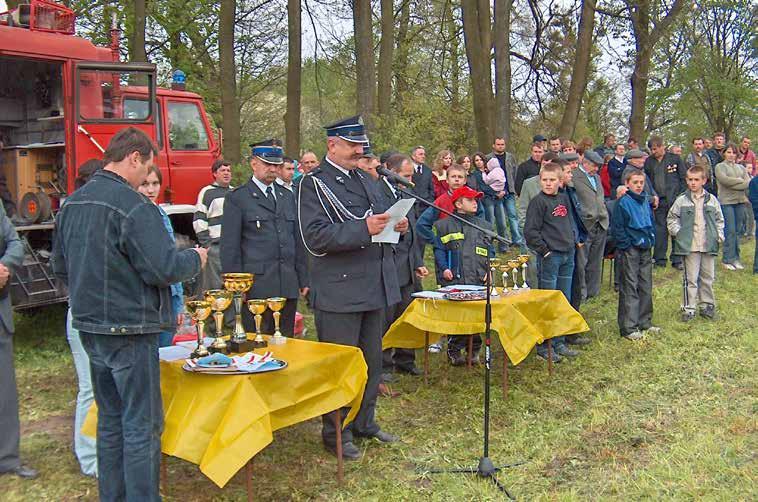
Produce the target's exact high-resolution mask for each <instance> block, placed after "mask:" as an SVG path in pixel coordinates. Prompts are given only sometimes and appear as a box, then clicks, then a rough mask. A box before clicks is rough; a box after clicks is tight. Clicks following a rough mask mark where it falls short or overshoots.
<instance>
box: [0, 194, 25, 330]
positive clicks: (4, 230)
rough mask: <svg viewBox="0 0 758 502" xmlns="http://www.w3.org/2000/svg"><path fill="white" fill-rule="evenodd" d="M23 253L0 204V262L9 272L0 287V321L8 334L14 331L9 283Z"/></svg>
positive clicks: (22, 257)
mask: <svg viewBox="0 0 758 502" xmlns="http://www.w3.org/2000/svg"><path fill="white" fill-rule="evenodd" d="M24 254H25V253H24V245H23V244H22V243H21V240H20V239H19V238H18V234H17V233H16V229H15V228H13V224H12V223H11V220H10V219H9V218H8V217H7V216H6V215H5V210H4V209H3V207H2V205H1V204H0V263H2V264H3V265H5V266H6V267H8V269H9V270H10V272H11V277H8V282H7V283H6V284H5V286H3V287H2V288H0V321H1V322H2V328H3V330H4V331H5V332H6V333H10V334H12V333H13V331H14V326H13V309H12V307H11V295H10V283H11V279H12V277H13V274H14V273H15V272H16V269H17V268H18V267H20V266H21V263H22V262H23V261H24Z"/></svg>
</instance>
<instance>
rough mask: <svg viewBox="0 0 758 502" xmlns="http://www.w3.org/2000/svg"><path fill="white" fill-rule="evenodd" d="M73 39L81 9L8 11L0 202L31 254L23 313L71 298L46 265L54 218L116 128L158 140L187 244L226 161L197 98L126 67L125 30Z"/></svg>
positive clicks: (1, 63)
mask: <svg viewBox="0 0 758 502" xmlns="http://www.w3.org/2000/svg"><path fill="white" fill-rule="evenodd" d="M114 32H115V30H114ZM73 34H74V14H73V11H71V10H70V9H68V8H66V7H63V6H62V5H60V4H57V3H54V2H50V1H45V0H32V1H31V3H30V4H23V5H20V6H19V8H18V9H16V10H14V11H11V12H7V13H0V147H1V148H2V149H1V150H0V173H2V175H4V178H5V183H6V184H7V189H5V190H4V189H3V188H4V187H2V186H0V196H3V198H4V199H5V200H4V201H3V202H4V203H5V204H4V205H5V206H6V207H7V208H8V212H10V213H13V215H12V221H13V222H14V224H15V226H16V229H17V231H18V232H19V236H20V237H21V239H22V241H23V243H24V245H25V247H26V251H27V256H26V259H25V262H24V265H23V267H22V269H21V270H19V271H17V272H16V274H14V275H13V279H12V282H11V294H12V295H13V304H14V307H15V308H16V309H24V308H29V307H38V306H42V305H46V304H51V303H57V302H61V301H65V300H66V299H67V292H66V290H65V287H64V286H63V285H62V284H59V283H58V281H56V279H55V278H54V277H53V276H52V273H51V271H50V267H49V265H48V258H49V256H50V250H51V246H52V235H53V228H54V220H55V215H56V213H57V211H58V209H59V208H60V206H61V204H62V203H63V202H64V201H65V198H66V196H67V194H70V193H72V192H73V191H74V189H75V180H76V177H77V174H78V167H79V166H81V165H82V164H83V163H84V162H86V161H87V160H90V159H101V158H102V156H103V152H104V150H105V148H106V147H107V145H108V142H109V141H110V138H111V137H112V136H113V135H114V134H115V133H116V132H118V131H119V130H121V129H123V128H124V127H129V126H132V127H136V128H138V129H141V130H143V131H145V132H146V133H147V134H148V135H149V136H150V137H151V138H153V140H154V141H155V144H156V145H157V146H158V149H159V155H158V157H157V159H156V164H157V165H158V166H159V167H160V169H161V172H162V174H163V193H162V194H161V199H160V202H161V203H162V205H163V207H164V209H166V211H167V213H169V215H170V216H171V218H172V222H173V223H174V228H175V231H176V233H177V234H178V235H179V236H182V235H183V236H186V237H180V239H181V240H183V241H185V242H187V240H188V239H191V238H193V237H194V233H193V232H192V213H193V212H194V204H195V202H196V198H197V194H198V192H199V191H200V189H201V188H202V187H203V186H205V185H207V184H208V183H209V182H210V181H211V174H210V166H211V164H212V163H213V161H214V160H216V159H217V158H219V156H220V151H221V145H220V141H217V140H216V138H214V135H213V133H212V130H211V127H210V123H209V120H208V117H207V115H206V112H205V108H204V106H203V100H202V98H201V97H200V96H199V95H197V94H194V93H192V92H187V91H184V90H178V89H160V88H157V86H156V81H155V79H156V77H155V65H153V64H148V63H121V62H119V61H118V58H119V56H118V42H117V41H118V32H115V33H112V39H113V43H112V44H111V47H97V46H95V45H93V44H92V43H91V42H89V41H87V40H84V39H82V38H78V37H76V36H74V35H73ZM0 181H1V180H0Z"/></svg>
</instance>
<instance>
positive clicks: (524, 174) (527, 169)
mask: <svg viewBox="0 0 758 502" xmlns="http://www.w3.org/2000/svg"><path fill="white" fill-rule="evenodd" d="M540 167H541V166H540V163H539V162H536V161H535V160H534V159H533V158H531V157H529V158H528V159H526V160H525V161H524V162H522V163H521V164H519V166H518V169H517V170H516V187H515V188H516V195H519V196H520V195H521V186H522V185H523V184H524V181H526V180H528V179H529V178H531V177H532V176H539V174H540Z"/></svg>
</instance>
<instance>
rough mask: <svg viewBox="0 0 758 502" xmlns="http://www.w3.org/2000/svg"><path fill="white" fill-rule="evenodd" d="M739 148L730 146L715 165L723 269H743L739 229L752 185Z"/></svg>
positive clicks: (731, 144) (730, 144)
mask: <svg viewBox="0 0 758 502" xmlns="http://www.w3.org/2000/svg"><path fill="white" fill-rule="evenodd" d="M737 153H738V150H737V146H736V145H735V144H733V143H729V145H728V146H727V147H726V150H724V161H723V162H721V163H719V164H716V168H715V169H714V173H715V174H716V181H717V182H718V186H719V202H720V203H721V211H722V212H723V213H724V223H725V228H724V233H725V234H726V240H725V241H724V256H723V259H722V260H723V262H724V268H726V269H727V270H742V269H743V268H745V267H744V266H743V265H742V263H741V262H740V238H739V235H738V230H739V228H740V226H741V224H742V216H743V213H742V208H743V203H744V202H745V200H746V197H745V190H747V187H748V184H749V183H750V175H749V174H748V172H747V170H746V169H745V166H743V165H740V164H737V163H736V162H735V160H736V159H737Z"/></svg>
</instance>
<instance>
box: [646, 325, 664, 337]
mask: <svg viewBox="0 0 758 502" xmlns="http://www.w3.org/2000/svg"><path fill="white" fill-rule="evenodd" d="M661 331H663V330H662V329H661V328H659V327H658V326H650V327H649V328H648V329H646V330H645V333H647V334H650V335H658V334H660V333H661Z"/></svg>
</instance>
